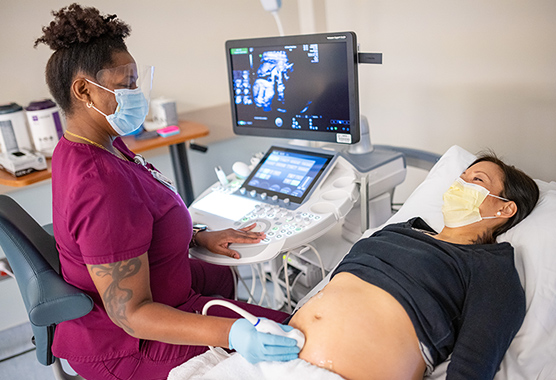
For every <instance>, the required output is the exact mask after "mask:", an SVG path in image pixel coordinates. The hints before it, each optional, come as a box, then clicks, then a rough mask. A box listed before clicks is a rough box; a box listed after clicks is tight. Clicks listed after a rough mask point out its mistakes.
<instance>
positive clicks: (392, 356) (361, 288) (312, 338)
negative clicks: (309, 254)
mask: <svg viewBox="0 0 556 380" xmlns="http://www.w3.org/2000/svg"><path fill="white" fill-rule="evenodd" d="M363 300H364V301H363ZM376 310H378V311H380V312H378V313H377V312H375V311H376ZM290 325H291V326H293V327H295V328H297V329H299V330H301V331H302V332H303V333H304V334H305V337H306V344H305V346H304V347H303V350H302V351H301V353H300V355H299V357H300V358H301V359H304V360H306V361H308V362H310V363H312V364H315V365H317V366H319V367H323V368H326V369H328V370H330V371H333V372H336V373H338V374H339V375H341V376H343V377H345V378H346V379H354V380H355V379H422V378H423V374H424V373H425V362H424V360H423V357H422V356H421V351H420V349H419V341H418V339H417V336H416V335H415V330H414V328H413V325H412V324H411V320H410V319H409V317H408V316H407V313H406V312H405V310H404V309H403V307H402V306H401V305H400V304H399V303H398V302H397V301H396V300H395V299H394V298H393V297H392V296H391V295H389V294H388V293H386V292H385V291H384V290H382V289H380V288H378V287H376V286H374V285H371V284H368V283H366V282H364V281H362V280H360V279H359V278H357V277H356V276H354V275H352V274H350V273H340V274H338V275H336V276H335V277H334V278H333V279H332V281H330V283H329V284H328V285H327V286H326V287H325V288H324V289H323V290H322V291H321V292H320V293H318V294H317V295H316V296H315V297H313V298H311V300H309V301H308V302H307V303H306V304H305V305H304V306H303V307H302V308H301V309H300V310H299V311H298V312H297V313H296V314H295V315H294V317H293V318H292V320H291V322H290Z"/></svg>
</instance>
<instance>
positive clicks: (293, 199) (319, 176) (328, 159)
mask: <svg viewBox="0 0 556 380" xmlns="http://www.w3.org/2000/svg"><path fill="white" fill-rule="evenodd" d="M276 151H281V152H288V153H294V154H303V155H306V156H315V157H320V158H325V159H326V162H325V163H324V164H323V165H322V167H321V168H320V169H319V172H318V174H317V175H315V178H313V181H312V182H311V185H310V186H309V187H308V188H307V190H306V191H305V194H303V196H302V197H294V196H291V195H290V194H284V193H281V192H278V191H272V190H267V189H264V188H262V187H256V186H251V185H249V182H251V180H252V179H253V178H254V177H255V175H256V174H257V172H258V171H259V170H260V169H261V167H262V166H263V165H264V163H265V162H266V160H267V159H268V157H270V155H271V154H272V153H274V152H276ZM335 156H336V155H335V154H334V153H324V152H314V151H311V150H304V149H295V148H287V147H281V146H271V147H270V148H269V149H268V151H267V152H266V154H265V155H264V157H263V158H261V160H260V161H259V163H258V164H257V166H256V167H255V168H254V169H253V170H252V171H251V173H250V174H249V176H248V177H247V178H246V179H245V181H244V182H243V188H245V190H246V194H248V193H249V192H250V191H251V190H255V191H256V192H257V194H262V193H266V194H267V198H269V199H270V198H272V197H273V196H275V195H276V196H277V197H278V199H279V200H281V201H283V200H284V199H286V198H288V199H289V200H290V201H291V202H292V203H296V204H302V203H303V202H304V201H305V200H306V199H307V198H308V197H309V195H310V194H311V193H312V192H313V191H314V189H315V185H316V184H318V183H319V182H320V181H321V180H322V178H323V175H324V173H326V171H327V170H328V169H329V168H330V165H331V164H332V163H333V162H334V158H335Z"/></svg>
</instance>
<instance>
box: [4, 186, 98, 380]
mask: <svg viewBox="0 0 556 380" xmlns="http://www.w3.org/2000/svg"><path fill="white" fill-rule="evenodd" d="M0 246H1V247H2V249H3V250H4V253H5V254H6V257H7V259H8V262H9V264H10V266H11V268H12V270H13V273H14V275H15V278H16V280H17V285H18V286H19V290H20V292H21V296H22V297H23V302H24V304H25V308H26V309H27V315H28V317H29V321H30V322H31V327H32V329H33V334H34V337H33V343H34V344H35V346H36V348H37V350H36V353H37V359H38V361H39V362H40V363H41V364H43V365H45V366H48V365H51V364H53V366H52V369H53V371H54V375H55V377H56V379H58V380H79V379H81V380H83V378H82V377H81V376H72V375H69V374H67V373H66V372H65V371H64V370H63V368H62V365H61V363H60V360H56V357H54V355H53V354H52V351H51V345H52V342H53V338H54V330H55V328H56V325H57V324H58V323H60V322H63V321H68V320H71V319H76V318H80V317H82V316H84V315H86V314H88V313H89V312H90V311H91V310H92V308H93V301H92V299H91V297H89V296H88V295H87V294H85V293H83V292H82V291H81V290H79V289H77V288H75V287H74V286H72V285H70V284H68V283H67V282H65V281H64V279H63V278H62V276H61V275H60V261H59V258H58V251H57V249H56V242H55V240H54V237H53V236H52V235H50V234H49V233H48V232H47V231H46V230H45V229H44V228H42V227H41V226H40V225H39V224H38V223H37V222H36V221H35V220H34V219H33V218H32V217H31V216H30V215H29V214H28V213H27V212H26V211H25V210H24V209H23V208H21V206H19V204H17V202H15V201H14V200H13V199H12V198H10V197H8V196H6V195H0Z"/></svg>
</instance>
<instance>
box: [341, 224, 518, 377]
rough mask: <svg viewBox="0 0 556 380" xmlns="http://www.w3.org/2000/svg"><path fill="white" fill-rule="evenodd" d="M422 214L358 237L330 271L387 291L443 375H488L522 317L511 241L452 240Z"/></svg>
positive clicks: (500, 359) (501, 355) (497, 363)
mask: <svg viewBox="0 0 556 380" xmlns="http://www.w3.org/2000/svg"><path fill="white" fill-rule="evenodd" d="M423 231H430V232H434V231H433V230H432V229H431V228H430V227H429V226H428V225H427V224H426V223H425V222H424V221H423V220H422V219H420V218H414V219H411V220H409V221H408V222H404V223H399V224H393V225H389V226H386V227H385V228H384V229H382V230H380V231H378V232H376V233H375V234H373V235H372V236H370V237H369V238H366V239H362V240H360V241H358V242H357V243H356V244H355V245H354V246H353V247H352V249H351V251H350V252H349V254H348V255H346V257H345V258H344V259H343V260H342V262H341V263H340V264H339V265H338V267H337V268H336V270H335V271H334V273H333V275H332V276H334V275H336V274H337V273H340V272H349V273H352V274H354V275H356V276H357V277H359V278H361V279H362V280H364V281H366V282H368V283H370V284H373V285H376V286H378V287H380V288H381V289H383V290H385V291H386V292H388V293H390V294H391V295H392V296H393V297H394V298H396V300H398V302H400V304H401V305H402V306H403V307H404V309H405V310H406V312H407V314H408V315H409V317H410V319H411V321H412V323H413V326H414V327H415V331H416V333H417V337H418V338H419V340H420V342H421V344H424V345H425V346H426V347H427V348H428V350H429V352H430V354H431V360H432V364H433V365H438V364H440V363H441V362H443V361H444V360H446V358H447V357H448V356H449V355H450V353H451V354H452V358H451V362H450V364H449V366H448V370H447V377H446V378H447V379H466V380H469V379H492V378H493V377H494V375H495V373H496V371H497V370H498V367H499V365H500V362H501V361H502V358H503V356H504V353H505V352H506V350H507V349H508V347H509V345H510V342H511V340H512V339H513V337H514V336H515V334H516V333H517V331H518V330H519V327H520V326H521V323H522V322H523V318H524V316H525V293H524V291H523V288H522V287H521V283H520V281H519V277H518V274H517V271H516V269H515V266H514V258H513V256H514V253H513V248H512V246H511V245H510V244H509V243H500V244H470V245H464V244H452V243H448V242H444V241H441V240H437V239H435V238H434V237H432V236H429V235H427V234H426V233H423Z"/></svg>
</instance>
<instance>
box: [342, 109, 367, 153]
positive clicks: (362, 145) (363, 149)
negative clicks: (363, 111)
mask: <svg viewBox="0 0 556 380" xmlns="http://www.w3.org/2000/svg"><path fill="white" fill-rule="evenodd" d="M359 130H360V131H361V139H360V140H359V142H358V143H357V144H353V145H350V147H349V148H348V153H350V154H365V153H370V152H372V151H373V144H372V143H371V133H370V131H369V122H368V121H367V118H366V117H365V116H364V115H361V122H360V123H359Z"/></svg>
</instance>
